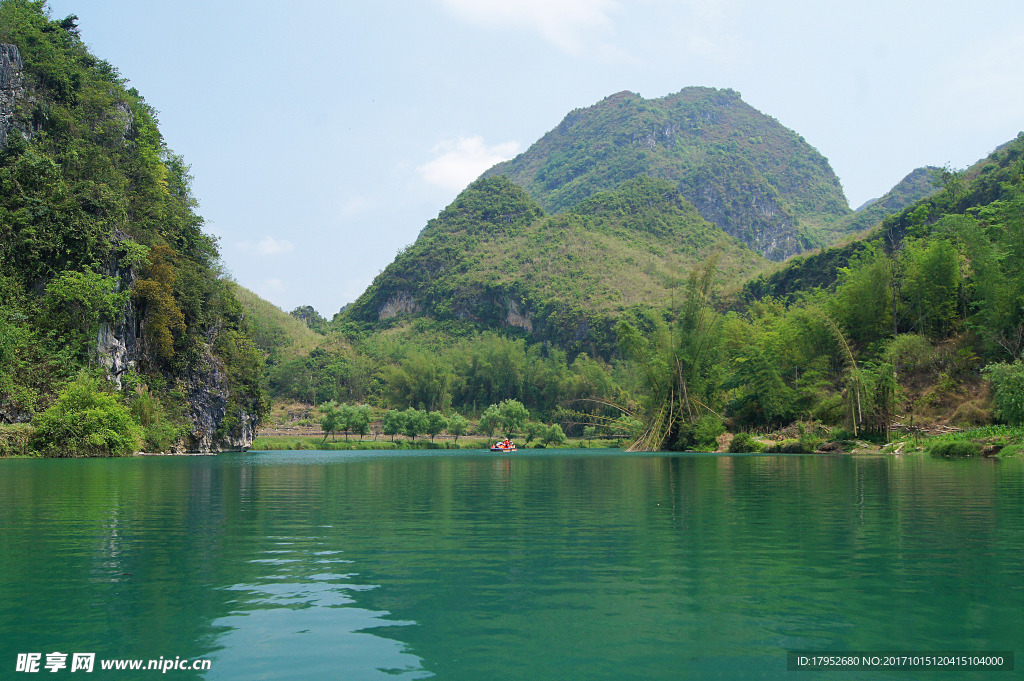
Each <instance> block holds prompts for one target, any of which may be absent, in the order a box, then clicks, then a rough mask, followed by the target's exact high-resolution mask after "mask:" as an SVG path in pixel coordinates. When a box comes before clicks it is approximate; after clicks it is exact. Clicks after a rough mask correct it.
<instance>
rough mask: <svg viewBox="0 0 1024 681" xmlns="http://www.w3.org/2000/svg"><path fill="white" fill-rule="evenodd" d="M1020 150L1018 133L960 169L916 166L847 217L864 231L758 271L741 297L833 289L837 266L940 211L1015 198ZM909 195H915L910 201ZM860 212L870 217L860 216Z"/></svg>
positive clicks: (921, 228) (921, 229)
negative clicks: (843, 241)
mask: <svg viewBox="0 0 1024 681" xmlns="http://www.w3.org/2000/svg"><path fill="white" fill-rule="evenodd" d="M1022 153H1024V135H1019V136H1018V137H1017V138H1016V139H1014V140H1011V141H1010V142H1007V143H1006V144H1003V145H1001V146H1000V147H999V148H998V149H996V150H995V151H993V152H992V153H991V154H989V155H988V156H987V157H985V158H983V159H981V160H979V161H978V162H977V163H975V164H974V165H972V166H971V167H970V168H968V169H966V170H964V171H959V172H954V171H949V170H943V169H939V168H918V169H917V170H915V171H913V172H912V173H911V174H910V175H908V176H907V177H906V178H904V179H903V180H902V181H901V182H900V183H899V184H897V185H896V187H894V188H893V189H892V190H890V191H889V192H888V193H886V194H885V195H884V196H883V197H882V198H880V199H878V200H876V201H875V202H870V203H869V204H868V205H866V206H863V207H861V209H860V210H859V211H858V212H857V214H856V215H855V216H854V217H853V218H851V220H852V222H851V224H857V225H858V226H872V225H873V226H874V229H873V230H872V231H871V232H870V233H868V234H866V235H865V236H864V237H863V238H860V239H856V240H854V241H851V242H849V243H847V244H843V245H840V246H835V247H832V248H826V249H822V250H821V251H820V252H816V253H812V254H808V255H801V256H797V257H795V258H793V259H791V260H790V261H788V262H787V263H786V264H785V265H784V266H782V267H780V268H779V269H777V270H776V271H774V272H771V273H767V274H761V275H759V276H758V277H757V278H755V279H752V280H751V281H749V282H747V283H746V284H745V285H744V291H743V298H744V299H746V300H757V299H761V298H765V297H773V298H779V299H783V300H791V299H793V298H794V297H796V296H798V295H800V294H801V293H804V292H810V291H813V290H814V289H818V288H823V289H830V288H833V287H834V286H835V284H836V282H837V280H838V279H839V278H840V275H841V273H842V271H843V268H847V267H849V265H850V263H851V262H852V261H855V260H856V259H858V258H860V257H862V256H864V255H865V254H866V253H867V252H869V251H871V250H875V249H882V250H885V251H887V252H890V253H892V252H895V251H898V250H899V249H900V248H902V245H903V241H904V239H905V237H906V236H907V235H908V234H909V235H911V236H912V237H920V236H922V235H923V234H925V233H926V232H927V227H928V225H930V224H932V223H934V222H936V221H938V220H939V219H940V218H941V217H942V216H945V215H958V214H963V213H971V212H977V211H978V210H979V209H981V208H982V207H985V206H989V205H990V204H993V203H996V202H999V201H1006V200H1009V198H1012V197H1016V196H1017V195H1018V193H1019V185H1020V173H1021V172H1024V171H1022V165H1021V154H1022ZM914 196H919V198H918V199H917V200H913V201H911V199H912V198H913V197H914ZM897 208H899V209H898V210H896V209H897ZM890 211H891V212H890ZM886 212H889V214H888V215H885V216H884V217H883V218H882V219H881V220H878V219H876V218H877V216H878V215H879V214H884V213H886ZM862 215H863V216H868V217H869V218H870V219H868V220H864V221H862V220H860V219H859V218H860V216H862Z"/></svg>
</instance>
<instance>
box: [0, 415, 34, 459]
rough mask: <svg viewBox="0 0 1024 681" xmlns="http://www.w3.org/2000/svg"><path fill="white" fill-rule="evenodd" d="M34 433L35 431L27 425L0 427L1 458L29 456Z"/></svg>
mask: <svg viewBox="0 0 1024 681" xmlns="http://www.w3.org/2000/svg"><path fill="white" fill-rule="evenodd" d="M33 432H35V431H34V429H33V428H32V426H30V425H29V424H27V423H14V424H11V425H0V457H5V456H27V455H28V454H29V446H28V443H29V441H30V440H31V439H32V433H33Z"/></svg>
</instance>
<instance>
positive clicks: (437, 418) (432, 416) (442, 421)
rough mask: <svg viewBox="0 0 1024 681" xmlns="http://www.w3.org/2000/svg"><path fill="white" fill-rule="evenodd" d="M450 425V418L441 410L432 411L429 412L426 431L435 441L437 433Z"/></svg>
mask: <svg viewBox="0 0 1024 681" xmlns="http://www.w3.org/2000/svg"><path fill="white" fill-rule="evenodd" d="M447 427H448V419H446V418H445V417H444V414H442V413H441V412H439V411H432V412H430V413H429V414H427V420H426V426H425V427H424V429H423V430H424V432H426V434H427V435H429V436H430V441H431V442H433V441H434V438H435V437H437V434H438V433H440V432H441V431H442V430H444V429H445V428H447Z"/></svg>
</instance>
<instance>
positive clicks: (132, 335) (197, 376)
mask: <svg viewBox="0 0 1024 681" xmlns="http://www.w3.org/2000/svg"><path fill="white" fill-rule="evenodd" d="M129 239H130V237H129V236H128V235H127V234H124V233H123V232H120V231H115V233H114V236H113V239H112V241H113V243H114V245H115V248H114V249H113V250H112V251H111V255H110V260H109V262H108V264H107V272H106V274H107V275H108V276H113V277H116V278H117V279H118V280H119V281H120V286H121V290H128V289H130V288H131V287H132V285H133V284H134V282H135V280H136V278H137V275H136V273H135V271H134V270H133V269H132V268H131V267H129V266H126V265H125V264H124V263H122V262H121V260H120V258H119V257H118V255H117V248H116V246H117V244H120V243H122V242H124V241H127V240H129ZM141 322H142V318H141V311H140V310H139V309H138V308H137V307H136V305H135V302H134V301H133V300H132V299H131V298H129V300H128V302H127V304H126V305H125V307H124V310H123V312H122V315H121V318H120V319H119V320H118V321H117V322H116V323H113V324H110V323H105V324H102V325H101V326H100V329H99V333H98V335H97V338H96V355H97V358H98V360H99V362H100V364H101V365H103V366H104V367H106V369H107V377H108V378H109V379H110V380H111V382H113V383H114V384H115V385H116V386H117V387H118V389H121V387H122V379H123V378H124V376H125V374H127V373H128V372H129V371H131V370H132V369H134V368H136V366H137V365H138V364H139V362H140V361H142V360H143V352H144V349H143V343H142V338H141V333H142V332H141ZM183 387H184V388H185V391H186V393H187V394H188V402H189V420H190V421H191V422H192V433H191V434H190V435H189V436H188V437H187V438H186V439H185V441H184V442H181V443H179V444H178V446H176V447H175V449H176V450H177V451H179V452H181V451H185V452H202V453H209V452H237V451H245V450H247V449H249V448H250V447H252V441H253V438H254V437H255V431H256V425H257V424H256V419H255V418H254V417H253V416H252V415H251V414H247V413H245V412H244V411H240V412H239V413H228V410H229V404H230V399H229V398H230V395H231V385H230V382H229V381H228V378H227V375H226V373H225V372H224V368H223V366H222V365H221V363H220V361H219V360H218V359H217V358H216V357H215V356H214V355H213V354H212V352H209V351H208V352H207V353H206V356H205V357H204V358H203V359H202V360H201V362H200V363H199V364H198V365H197V366H196V367H194V368H193V370H192V371H191V372H190V373H189V374H188V375H187V377H186V379H185V380H184V386H183Z"/></svg>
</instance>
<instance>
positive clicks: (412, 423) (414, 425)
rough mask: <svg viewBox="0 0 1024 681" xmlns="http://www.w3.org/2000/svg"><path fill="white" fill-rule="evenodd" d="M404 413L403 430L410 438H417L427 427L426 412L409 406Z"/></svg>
mask: <svg viewBox="0 0 1024 681" xmlns="http://www.w3.org/2000/svg"><path fill="white" fill-rule="evenodd" d="M402 414H403V416H404V417H405V419H404V420H405V423H404V424H403V427H402V432H403V433H405V435H406V437H408V438H409V439H410V440H415V439H416V436H417V435H419V434H420V433H422V432H424V431H425V430H426V429H427V413H426V412H424V411H420V410H419V409H414V408H412V407H409V408H408V409H406V410H405V411H404V412H402Z"/></svg>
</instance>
